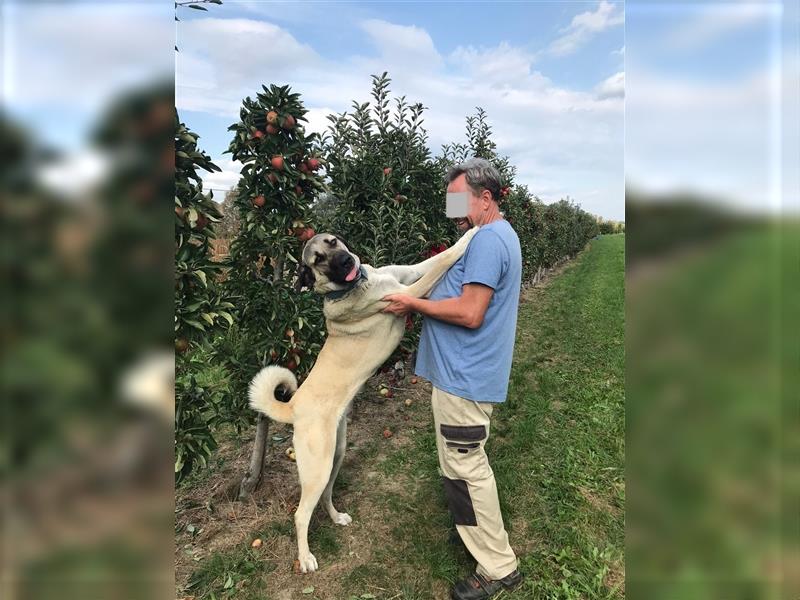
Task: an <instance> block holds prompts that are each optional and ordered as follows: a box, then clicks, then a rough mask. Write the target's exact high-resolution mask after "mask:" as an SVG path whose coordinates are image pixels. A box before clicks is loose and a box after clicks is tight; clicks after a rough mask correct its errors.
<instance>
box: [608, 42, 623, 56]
mask: <svg viewBox="0 0 800 600" xmlns="http://www.w3.org/2000/svg"><path fill="white" fill-rule="evenodd" d="M611 54H612V55H614V56H622V57H623V58H624V57H625V45H624V44H623V46H622V48H620V49H619V50H612V51H611Z"/></svg>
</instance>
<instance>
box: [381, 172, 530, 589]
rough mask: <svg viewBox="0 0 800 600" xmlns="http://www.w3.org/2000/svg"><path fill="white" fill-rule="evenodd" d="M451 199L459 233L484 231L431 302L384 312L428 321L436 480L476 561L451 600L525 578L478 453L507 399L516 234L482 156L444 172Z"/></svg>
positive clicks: (393, 302)
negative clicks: (457, 205)
mask: <svg viewBox="0 0 800 600" xmlns="http://www.w3.org/2000/svg"><path fill="white" fill-rule="evenodd" d="M447 179H448V182H449V184H448V186H447V192H448V193H459V192H466V194H467V198H468V212H467V216H466V218H465V219H462V222H461V223H460V224H459V228H461V229H466V228H468V227H472V226H475V225H480V226H481V228H480V230H479V231H478V233H477V234H475V237H473V238H472V241H471V242H470V245H469V247H468V248H467V251H466V253H465V254H464V256H463V257H461V259H460V260H459V261H458V262H457V263H456V264H455V265H453V266H452V267H451V268H450V270H449V271H448V272H447V274H446V275H445V276H444V278H443V279H442V280H441V281H440V282H439V284H438V285H437V286H436V288H434V290H433V292H431V294H430V298H429V299H424V298H412V297H411V296H407V295H405V294H390V295H388V296H386V297H384V300H387V301H389V302H390V304H389V305H388V306H387V307H386V308H385V309H384V311H385V312H391V313H394V314H396V315H399V316H402V315H405V314H407V313H408V312H412V311H413V312H419V313H422V314H423V315H424V316H425V317H426V318H425V321H424V323H423V327H422V336H421V338H420V342H419V350H418V352H417V364H416V368H415V372H416V374H417V375H419V376H421V377H424V378H426V379H428V380H429V381H431V383H432V384H433V394H432V397H431V404H432V408H433V418H434V424H435V427H436V447H437V450H438V454H439V466H440V467H441V470H442V473H443V478H442V481H443V483H444V487H445V493H446V495H447V501H448V505H449V507H450V511H451V513H452V514H453V518H454V521H455V524H456V529H457V531H458V533H459V535H460V536H461V539H462V540H463V542H464V545H465V546H466V547H467V549H468V550H469V552H470V553H471V554H472V556H473V557H474V558H475V560H476V561H477V563H478V564H477V569H476V572H475V573H474V574H473V575H470V576H469V577H467V578H466V579H465V580H463V581H461V582H459V583H458V584H457V585H456V586H455V587H454V588H453V591H452V595H451V597H452V598H454V599H455V600H479V599H484V598H490V597H492V596H493V595H495V594H496V593H498V592H499V591H500V590H502V589H504V588H505V589H510V588H513V587H516V586H517V584H519V582H520V581H521V580H522V575H521V574H520V573H519V571H518V570H517V558H516V556H515V555H514V551H513V550H512V549H511V546H510V545H509V543H508V534H507V533H506V531H505V527H504V525H503V517H502V515H501V513H500V504H499V502H498V498H497V487H496V485H495V480H494V473H493V472H492V468H491V467H490V466H489V460H488V458H487V456H486V452H485V451H484V445H485V444H486V440H487V439H488V437H489V422H490V417H491V415H492V409H493V408H494V405H495V404H497V403H499V402H503V401H504V400H505V399H506V394H507V391H508V379H509V375H510V372H511V357H512V353H513V350H514V336H515V331H516V322H517V306H518V303H519V291H520V283H521V275H522V256H521V253H520V246H519V238H517V234H516V233H515V232H514V230H513V229H512V228H511V225H509V223H508V221H506V220H505V219H503V216H502V214H501V213H500V208H499V206H498V203H497V202H498V199H499V197H500V174H499V173H498V172H497V170H496V169H495V168H494V167H493V166H492V165H491V164H490V163H489V162H488V161H486V160H483V159H471V160H468V161H466V162H465V163H463V164H461V165H458V166H457V167H455V168H453V169H451V171H450V172H449V173H448V176H447Z"/></svg>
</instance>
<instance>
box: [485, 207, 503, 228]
mask: <svg viewBox="0 0 800 600" xmlns="http://www.w3.org/2000/svg"><path fill="white" fill-rule="evenodd" d="M502 218H503V215H501V214H500V211H499V210H496V209H495V210H490V211H489V212H487V213H486V218H484V219H483V222H482V223H481V225H488V224H489V223H494V222H495V221H499V220H500V219H502Z"/></svg>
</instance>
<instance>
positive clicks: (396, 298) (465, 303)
mask: <svg viewBox="0 0 800 600" xmlns="http://www.w3.org/2000/svg"><path fill="white" fill-rule="evenodd" d="M492 294H494V290H493V289H492V288H490V287H489V286H487V285H482V284H480V283H467V284H465V285H463V286H461V295H460V296H458V297H456V298H446V299H444V300H427V299H425V298H414V297H413V296H408V295H406V294H389V295H388V296H384V297H383V300H387V301H389V302H390V304H389V306H387V307H386V308H384V309H383V312H389V313H392V314H395V315H397V316H399V317H402V316H404V315H405V314H407V313H409V312H418V313H421V314H423V315H425V316H426V317H431V318H433V319H439V320H440V321H446V322H447V323H453V324H454V325H461V326H462V327H469V328H470V329H477V328H478V327H480V326H481V324H482V323H483V317H484V315H485V314H486V309H487V308H489V302H491V300H492Z"/></svg>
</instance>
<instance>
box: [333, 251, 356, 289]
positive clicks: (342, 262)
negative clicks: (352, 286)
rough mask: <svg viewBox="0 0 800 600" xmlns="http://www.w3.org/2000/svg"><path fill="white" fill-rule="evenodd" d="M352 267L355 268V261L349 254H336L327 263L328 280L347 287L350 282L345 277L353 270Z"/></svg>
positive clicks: (342, 252) (343, 252)
mask: <svg viewBox="0 0 800 600" xmlns="http://www.w3.org/2000/svg"><path fill="white" fill-rule="evenodd" d="M354 266H356V261H355V260H354V259H353V257H352V256H351V255H350V253H349V252H345V251H341V252H337V253H336V254H334V255H333V256H332V257H331V259H330V260H329V261H328V279H330V280H331V281H332V282H334V283H338V284H341V285H348V284H349V283H350V282H349V281H347V280H346V279H345V277H347V275H348V273H350V271H352V270H353V267H354Z"/></svg>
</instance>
